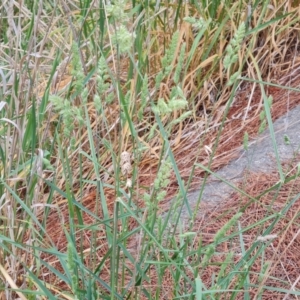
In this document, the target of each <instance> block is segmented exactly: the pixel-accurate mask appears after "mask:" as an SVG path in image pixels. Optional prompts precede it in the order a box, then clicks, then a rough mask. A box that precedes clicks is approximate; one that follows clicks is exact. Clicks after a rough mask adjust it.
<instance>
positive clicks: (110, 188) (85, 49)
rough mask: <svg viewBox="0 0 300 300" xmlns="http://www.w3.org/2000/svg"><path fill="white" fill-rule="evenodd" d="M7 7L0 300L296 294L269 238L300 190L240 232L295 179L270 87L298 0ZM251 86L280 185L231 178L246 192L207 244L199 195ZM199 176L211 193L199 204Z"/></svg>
mask: <svg viewBox="0 0 300 300" xmlns="http://www.w3.org/2000/svg"><path fill="white" fill-rule="evenodd" d="M0 12H1V13H0V43H1V47H0V78H1V84H0V87H1V88H0V95H1V101H0V115H1V119H0V121H1V122H0V132H1V134H0V176H1V177H0V178H1V183H0V248H1V249H0V278H1V280H0V296H1V298H3V299H206V298H207V299H221V298H223V297H224V296H225V297H230V298H231V299H234V298H236V299H239V298H241V297H243V298H244V299H251V297H252V295H253V294H255V293H256V294H255V295H258V298H263V297H264V292H265V291H266V290H273V291H275V292H277V293H279V294H283V293H286V294H287V290H288V286H289V285H288V283H287V280H286V279H279V278H275V279H274V276H273V273H272V261H271V262H270V261H268V260H266V259H265V256H267V255H269V252H268V251H269V249H270V247H271V246H272V244H271V243H272V239H271V240H268V239H267V240H266V239H265V238H264V237H266V236H273V237H274V239H275V238H277V235H276V237H275V236H274V235H272V233H271V232H272V230H274V228H277V227H276V226H277V225H278V224H281V223H280V222H283V221H284V220H285V214H287V213H288V212H289V209H290V208H291V207H292V205H294V204H295V203H296V202H297V200H298V195H294V194H293V195H292V193H291V198H290V199H292V200H291V201H290V202H288V203H286V204H284V205H283V206H282V208H281V210H280V211H275V210H272V209H269V207H268V205H265V206H263V208H264V209H267V208H268V209H269V210H267V214H266V215H265V216H264V217H263V218H262V219H261V220H256V221H255V222H253V223H251V224H248V223H247V225H245V227H243V226H244V224H246V220H248V218H247V211H248V210H247V209H248V208H249V207H251V205H254V204H257V203H259V201H261V199H264V198H263V197H264V196H265V195H267V194H269V193H270V194H272V193H274V194H276V195H279V194H280V191H281V190H280V189H283V188H284V187H285V186H286V185H287V184H289V183H290V182H291V181H293V180H296V179H297V176H298V173H297V174H296V175H290V174H287V175H286V174H285V173H284V169H283V167H282V165H281V163H280V161H279V158H278V149H277V146H276V141H275V136H274V129H273V125H272V114H271V112H272V107H273V105H274V103H272V96H271V95H270V94H268V92H267V89H266V85H267V83H269V82H268V80H269V78H270V76H271V75H270V74H271V72H270V68H269V66H268V63H269V64H273V65H275V66H276V67H277V68H278V72H279V73H280V74H281V73H282V74H283V73H285V72H287V70H291V69H292V67H293V66H292V65H289V64H288V62H287V60H288V59H289V58H290V57H292V55H294V53H295V52H293V51H296V50H297V42H296V41H297V30H298V29H297V24H298V22H299V12H298V10H297V7H295V6H294V5H291V4H285V2H284V1H282V2H280V1H279V2H278V3H276V4H274V3H272V4H271V3H270V2H269V1H255V2H254V3H252V4H245V3H244V2H241V1H200V2H196V1H191V2H190V3H187V2H185V3H183V2H170V1H158V2H155V3H154V2H153V3H152V2H147V1H146V2H136V1H131V2H130V1H126V0H118V1H112V2H110V1H90V0H81V1H77V0H75V1H73V2H68V3H67V2H63V3H56V2H51V1H50V2H47V3H45V2H43V1H29V0H28V1H27V0H24V1H23V2H22V4H20V3H17V2H13V1H6V2H3V3H2V4H0ZM283 36H285V37H286V38H285V41H286V46H284V45H283V43H282V42H281V41H282V37H283ZM249 84H252V86H251V89H252V91H254V90H255V89H256V85H258V86H259V87H260V92H261V95H262V101H261V103H260V104H259V109H258V110H257V115H258V119H259V122H260V127H259V128H258V130H257V131H258V132H262V131H263V129H264V128H266V127H267V126H268V128H269V130H270V132H271V138H272V141H273V147H274V152H275V156H276V166H277V170H278V173H279V177H280V181H279V182H277V183H274V184H273V185H272V186H269V187H268V189H267V190H266V191H264V192H262V193H261V194H260V195H258V196H255V197H254V196H251V195H250V193H248V192H247V191H244V190H242V189H241V188H239V187H237V186H235V185H233V184H232V183H230V182H227V184H228V185H230V186H231V187H233V188H234V189H235V190H236V191H237V192H238V193H240V194H241V195H242V196H241V197H243V200H245V201H244V202H242V204H241V207H239V208H238V209H237V211H234V212H232V215H228V214H225V213H224V214H221V215H220V216H218V218H215V219H214V220H213V222H212V224H214V225H218V226H219V227H218V230H208V231H209V232H208V234H209V239H206V233H205V232H204V229H203V230H202V229H201V230H199V228H202V227H201V226H200V225H199V224H200V220H201V217H200V214H201V213H202V212H203V211H202V210H203V209H202V206H201V204H202V203H201V195H202V193H203V190H204V187H205V184H206V179H207V177H208V175H209V174H214V171H215V170H216V169H217V168H218V167H220V166H218V165H216V161H217V158H218V157H220V156H219V151H220V148H221V149H222V148H224V149H227V148H226V147H225V146H223V144H222V143H223V142H224V138H223V136H224V134H226V130H227V127H226V126H227V124H228V123H229V121H228V120H230V118H231V115H229V113H230V109H231V108H232V107H233V105H236V97H237V94H238V92H239V90H242V89H246V88H248V85H249ZM279 88H280V85H279ZM247 99H248V100H245V105H244V106H245V107H246V108H247V107H250V106H253V105H254V104H252V102H251V101H252V99H251V97H249V98H247ZM246 119H247V118H246V115H245V120H244V121H245V122H244V124H246ZM243 126H244V125H243ZM243 126H241V128H239V130H241V131H243V130H244V127H243ZM245 126H246V125H245ZM244 137H245V138H244V145H245V149H247V146H248V139H249V137H248V133H245V134H244ZM199 178H201V185H200V184H199V181H198V182H197V180H198V179H199ZM219 179H220V180H222V178H219ZM195 184H197V187H198V188H200V196H199V199H198V201H197V203H190V202H189V201H188V197H187V192H188V190H189V189H190V188H191V187H192V186H193V187H194V186H195ZM272 195H273V194H272ZM274 202H276V199H275V200H274ZM295 222H296V217H295V216H294V217H293V218H292V221H291V222H290V223H289V224H288V225H286V227H285V229H282V232H283V233H285V232H287V231H288V229H289V228H292V226H294V224H295ZM208 225H211V222H208ZM214 228H215V227H214ZM249 231H251V233H252V232H254V233H255V235H256V240H255V241H253V243H252V244H250V246H249V243H248V244H247V242H248V240H247V234H248V232H249ZM246 244H247V247H246V246H245V245H246ZM248 246H249V247H248ZM273 258H274V257H273ZM274 259H275V258H274ZM257 262H259V263H261V266H262V267H261V268H260V269H257V268H256V267H257ZM254 267H255V268H256V269H255V268H254ZM212 270H213V271H212ZM208 274H209V276H210V275H211V276H210V277H209V276H208ZM271 274H272V275H271ZM208 277H209V278H208ZM253 278H254V279H255V278H256V279H257V280H256V279H255V280H254V279H253ZM271 280H274V281H275V282H276V284H279V283H280V284H281V286H280V287H278V286H279V285H275V284H274V286H272V283H270V282H271ZM253 291H254V292H253ZM289 293H290V294H293V295H298V294H299V292H298V290H296V289H294V290H290V291H289Z"/></svg>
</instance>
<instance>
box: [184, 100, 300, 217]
mask: <svg viewBox="0 0 300 300" xmlns="http://www.w3.org/2000/svg"><path fill="white" fill-rule="evenodd" d="M299 117H300V106H297V107H296V108H294V109H293V110H291V111H288V112H287V113H286V114H285V115H284V116H282V117H280V118H279V119H277V120H276V121H275V122H274V131H275V135H276V145H277V148H278V154H279V158H280V161H281V163H282V162H284V161H289V160H291V159H292V158H293V157H294V156H295V155H296V154H297V153H298V152H299V150H300V118H299ZM285 137H286V138H285ZM235 151H236V153H237V158H236V159H234V160H233V161H231V162H230V163H229V164H228V165H227V166H225V167H223V168H222V169H220V170H219V171H216V173H215V174H216V175H217V176H218V177H219V178H217V177H216V176H214V175H211V176H209V179H208V181H207V183H206V185H205V187H204V189H203V192H202V201H207V202H220V201H225V200H226V199H227V198H228V197H229V196H230V194H231V193H232V192H233V191H234V188H233V187H231V186H229V185H228V183H226V182H229V183H231V184H237V183H238V182H243V180H245V178H244V176H247V171H251V172H258V173H261V172H264V173H271V172H274V171H275V172H276V157H275V150H274V147H273V144H272V139H271V137H270V131H269V129H267V130H266V131H265V132H264V133H263V134H262V135H260V136H258V137H257V139H256V140H254V141H252V142H251V145H250V146H249V148H248V150H245V149H243V146H241V147H239V148H237V149H236V150H235ZM297 163H298V162H297V161H295V162H294V164H293V166H294V167H295V166H296V165H297ZM221 178H222V180H223V181H222V180H221ZM200 192H201V190H200V189H199V190H195V191H193V192H191V193H189V194H188V200H189V203H190V205H191V207H194V206H195V203H196V202H197V201H198V197H199V194H200ZM185 214H186V211H185Z"/></svg>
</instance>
